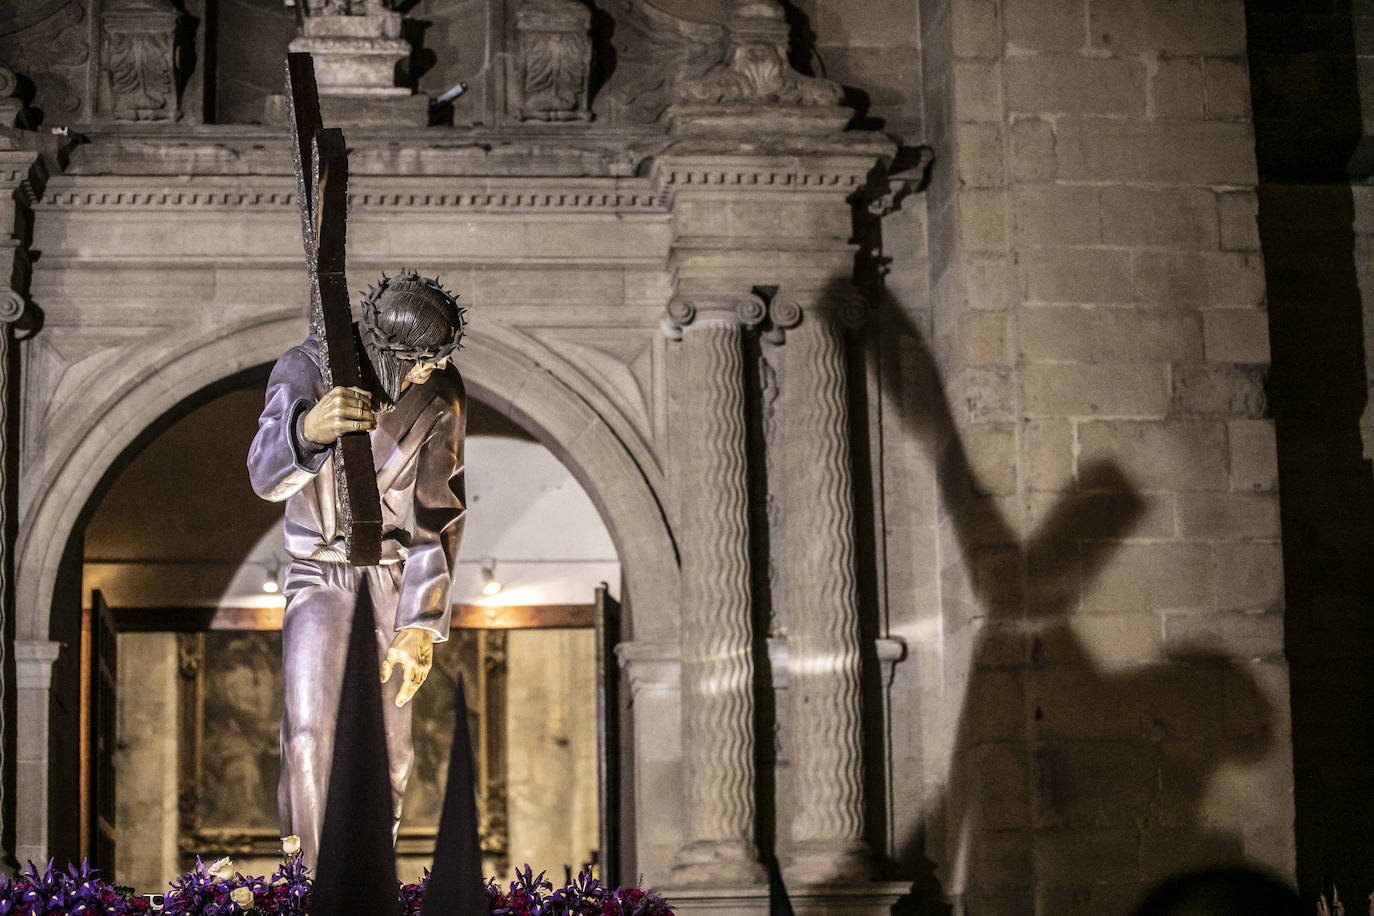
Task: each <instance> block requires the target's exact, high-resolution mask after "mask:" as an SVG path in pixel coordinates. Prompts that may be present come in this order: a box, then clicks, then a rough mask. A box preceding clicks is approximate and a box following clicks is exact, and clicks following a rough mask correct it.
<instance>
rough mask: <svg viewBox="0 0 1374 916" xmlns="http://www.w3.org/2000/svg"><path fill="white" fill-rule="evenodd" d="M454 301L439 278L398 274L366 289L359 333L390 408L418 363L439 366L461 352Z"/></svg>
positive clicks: (459, 315) (460, 323)
mask: <svg viewBox="0 0 1374 916" xmlns="http://www.w3.org/2000/svg"><path fill="white" fill-rule="evenodd" d="M457 300H458V297H457V296H456V295H455V294H454V293H452V292H450V291H448V290H446V289H444V288H443V287H442V286H441V285H439V281H438V279H434V280H431V279H429V278H428V277H422V276H420V275H419V274H417V273H415V272H414V271H409V270H402V271H401V272H400V273H399V274H397V275H396V276H394V277H388V276H386V275H385V274H383V275H382V281H381V283H380V284H378V285H377V286H376V287H373V288H372V289H369V290H368V294H367V296H366V298H364V299H363V309H362V321H360V322H359V332H360V336H361V338H362V343H363V350H364V351H365V352H366V353H367V358H368V362H369V363H371V366H372V370H373V372H374V373H375V374H376V378H377V382H378V386H379V387H380V388H381V392H380V393H381V394H382V395H383V396H384V397H385V398H386V399H388V400H389V401H390V402H391V403H393V404H394V403H395V402H396V401H397V399H399V398H400V396H401V383H402V382H403V381H404V380H405V377H406V373H408V372H410V370H411V367H413V366H414V365H415V364H416V363H417V362H420V361H421V360H423V361H425V362H437V361H438V360H441V359H444V358H445V357H448V356H451V355H452V354H453V353H454V352H455V351H457V350H459V349H461V348H462V339H463V331H464V329H465V328H466V326H467V322H466V321H465V320H464V317H463V316H464V313H465V312H466V311H467V310H466V309H464V308H463V307H462V306H460V305H459V304H458V301H457Z"/></svg>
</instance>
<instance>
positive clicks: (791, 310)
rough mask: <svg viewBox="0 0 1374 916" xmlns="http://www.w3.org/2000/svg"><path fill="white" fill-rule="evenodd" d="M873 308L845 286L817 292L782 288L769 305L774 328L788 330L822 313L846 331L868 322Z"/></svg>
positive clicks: (848, 286)
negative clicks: (809, 315) (812, 315)
mask: <svg viewBox="0 0 1374 916" xmlns="http://www.w3.org/2000/svg"><path fill="white" fill-rule="evenodd" d="M871 312H872V306H871V305H870V304H869V301H868V298H867V297H866V296H864V294H863V293H861V292H860V291H859V290H858V288H857V287H854V286H852V285H850V284H848V283H845V284H837V285H836V286H833V287H827V288H825V289H818V290H791V289H781V290H779V291H778V294H777V295H776V296H774V297H773V301H772V303H770V304H769V306H768V313H769V317H770V318H771V319H772V321H773V326H774V327H775V328H778V329H780V330H784V331H785V330H790V329H792V328H795V327H797V326H798V325H799V324H801V323H802V321H803V319H804V318H805V317H806V315H808V314H815V313H823V314H825V315H826V316H827V317H833V318H835V319H837V320H838V321H839V322H840V323H841V324H843V325H844V326H845V327H847V328H860V327H863V325H865V324H866V323H867V322H868V318H869V314H870V313H871Z"/></svg>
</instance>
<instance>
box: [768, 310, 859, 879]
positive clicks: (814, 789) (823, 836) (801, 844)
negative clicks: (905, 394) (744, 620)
mask: <svg viewBox="0 0 1374 916" xmlns="http://www.w3.org/2000/svg"><path fill="white" fill-rule="evenodd" d="M865 312H866V305H865V303H864V301H863V299H862V298H860V297H859V296H858V294H857V291H855V290H853V289H852V288H851V287H848V286H847V285H846V286H845V287H844V288H843V289H841V290H839V291H831V290H827V291H826V292H825V293H824V294H818V295H813V296H806V297H804V298H798V297H795V296H792V295H789V294H787V293H783V294H782V295H780V296H779V297H777V298H775V300H774V302H773V305H772V318H773V323H774V324H775V325H776V326H778V327H780V328H786V329H788V330H787V337H786V344H785V346H784V347H783V379H782V394H781V409H782V436H781V440H782V448H781V453H782V475H781V476H782V498H783V501H784V515H783V518H784V521H783V526H784V533H783V541H784V544H785V548H784V549H785V551H786V558H785V561H784V570H785V573H784V576H785V583H786V584H785V592H786V597H785V601H786V605H785V607H786V631H787V667H788V673H787V680H788V711H789V717H788V725H789V730H790V734H791V736H792V737H791V740H790V741H789V748H790V759H791V769H792V779H793V796H794V806H793V810H792V816H791V831H790V843H789V844H788V845H787V846H786V855H785V857H784V861H785V866H784V871H785V874H786V876H787V878H788V880H789V882H790V883H794V884H799V885H800V884H840V883H858V882H862V881H867V880H870V879H871V878H872V877H873V859H872V855H871V853H870V851H869V848H868V845H867V842H866V839H865V825H864V760H863V718H862V712H863V711H862V708H861V678H860V675H861V654H860V649H859V596H858V583H857V574H856V570H855V565H854V564H855V553H854V487H853V475H852V472H851V467H850V443H849V390H848V384H847V379H846V370H845V342H844V328H843V327H842V323H848V324H856V323H858V322H860V321H862V317H863V315H864V313H865Z"/></svg>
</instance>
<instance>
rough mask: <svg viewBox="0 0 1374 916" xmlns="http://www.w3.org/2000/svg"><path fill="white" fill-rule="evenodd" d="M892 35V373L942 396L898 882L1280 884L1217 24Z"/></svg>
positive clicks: (1226, 59) (1274, 532)
mask: <svg viewBox="0 0 1374 916" xmlns="http://www.w3.org/2000/svg"><path fill="white" fill-rule="evenodd" d="M921 10H922V17H921V18H922V23H921V26H922V31H923V55H924V59H923V68H924V73H925V77H926V79H925V100H926V106H927V107H926V114H925V124H926V129H927V138H928V142H930V143H931V144H932V146H933V147H934V148H935V151H936V157H937V159H936V175H935V176H934V178H933V181H932V184H931V187H930V190H929V192H928V195H927V201H926V203H927V217H928V221H929V227H930V228H929V242H928V246H929V248H928V254H929V267H930V274H929V276H930V283H929V288H928V289H929V292H928V297H929V302H930V304H931V307H932V314H933V318H932V322H931V326H930V328H929V330H928V331H927V330H926V329H923V328H920V327H919V326H918V325H916V324H915V323H914V322H913V326H912V327H911V328H910V329H909V330H910V337H909V340H908V342H907V352H908V354H909V355H908V357H907V358H908V360H909V361H910V363H911V364H912V366H913V372H912V390H913V391H916V390H918V389H917V387H916V386H919V385H920V384H922V381H923V378H924V373H925V372H928V371H935V372H938V373H939V374H940V375H941V376H942V377H943V387H944V389H945V391H946V392H947V395H946V398H945V399H941V398H939V397H936V398H935V399H934V400H933V402H932V403H933V406H930V407H928V408H927V410H928V413H929V414H930V422H929V424H928V428H927V429H925V430H924V436H925V439H926V442H927V448H928V451H929V453H930V454H932V455H933V456H934V457H933V460H934V461H935V463H936V464H937V466H938V468H939V471H940V473H939V489H940V492H941V497H942V499H941V506H940V515H939V519H938V525H937V529H936V530H937V533H938V538H937V543H936V544H935V545H934V547H933V550H932V549H928V550H927V555H929V553H931V552H933V553H934V554H935V556H936V557H938V563H939V568H940V594H941V607H942V614H941V619H940V621H939V624H940V628H941V629H940V632H939V637H938V638H939V641H940V645H941V649H942V655H943V658H942V659H941V660H940V664H941V665H942V666H943V670H944V671H945V676H944V677H943V678H941V679H940V680H939V681H938V682H931V681H928V683H932V689H931V690H928V691H927V694H926V699H927V700H928V701H934V702H936V703H938V704H939V706H940V708H941V709H942V710H943V712H942V713H941V714H936V715H934V716H932V715H931V714H930V713H928V712H926V711H925V708H924V707H923V717H924V718H925V719H926V721H927V723H928V724H927V728H926V732H925V738H926V742H927V746H926V747H925V749H924V754H923V756H924V759H925V761H926V762H927V766H928V768H929V770H930V771H933V772H937V773H938V772H941V771H942V769H943V766H944V763H945V759H946V758H945V754H946V753H948V752H950V751H952V760H953V769H952V771H951V773H952V775H951V778H950V781H949V783H948V784H947V785H944V786H940V787H939V789H940V794H939V795H937V797H936V798H934V799H931V800H930V802H929V803H930V804H931V806H932V808H935V809H937V810H939V811H940V816H941V817H942V818H943V825H941V824H940V823H939V822H938V821H937V822H936V823H935V824H933V825H932V828H933V829H932V831H931V834H930V835H931V837H932V839H933V840H934V841H933V842H929V843H928V844H927V846H926V853H927V854H928V855H929V856H930V857H931V858H932V859H933V860H934V863H935V865H936V866H937V875H938V876H939V878H940V883H941V884H942V885H943V886H944V888H945V890H946V891H949V892H959V891H965V892H966V893H967V898H968V905H969V906H970V908H971V910H975V911H988V912H1032V911H1034V912H1045V913H1056V914H1062V913H1071V912H1089V911H1099V910H1100V909H1101V908H1104V907H1106V908H1121V907H1125V906H1127V905H1129V903H1130V901H1131V900H1132V899H1133V898H1134V897H1135V896H1136V895H1138V893H1139V888H1140V886H1141V884H1142V883H1149V882H1152V881H1154V880H1157V879H1159V878H1162V877H1164V876H1165V875H1168V874H1171V873H1173V872H1175V871H1177V870H1179V869H1181V868H1185V867H1199V866H1201V865H1204V864H1209V863H1218V862H1236V861H1242V860H1245V861H1249V862H1251V863H1254V864H1260V865H1263V866H1267V867H1269V868H1271V869H1274V870H1275V871H1277V872H1278V873H1280V874H1285V875H1291V874H1292V869H1293V855H1294V851H1293V841H1292V835H1291V827H1290V824H1291V820H1292V808H1291V803H1290V802H1289V801H1288V799H1289V798H1290V797H1291V791H1292V775H1291V764H1290V761H1289V748H1288V726H1287V724H1286V722H1287V706H1288V687H1287V670H1286V665H1285V662H1284V657H1283V579H1282V572H1281V570H1282V562H1281V556H1280V547H1279V522H1278V494H1277V490H1276V470H1275V445H1274V430H1273V424H1272V422H1271V421H1269V420H1268V419H1266V400H1265V393H1264V387H1263V383H1264V372H1265V368H1266V366H1267V365H1268V362H1269V348H1268V327H1267V318H1266V313H1265V280H1264V273H1263V260H1262V258H1261V255H1260V251H1259V247H1260V245H1259V236H1258V233H1257V231H1256V221H1255V214H1256V195H1255V184H1256V167H1255V159H1254V152H1253V135H1252V131H1251V127H1250V107H1249V86H1248V79H1247V71H1246V60H1245V56H1244V55H1245V48H1246V45H1245V23H1244V10H1243V7H1242V5H1241V3H1240V2H1238V0H1214V2H1207V3H1197V4H1175V3H1166V2H1148V0H1088V2H1085V0H1072V2H1042V0H1004V2H997V0H952V2H942V0H928V2H924V3H922V4H921ZM916 314H919V313H916ZM926 392H927V393H928V392H929V389H928V388H927V389H926ZM965 664H967V665H968V666H969V667H968V674H967V677H965V676H964V675H963V674H962V671H963V666H964V665H965ZM934 683H938V685H939V686H938V687H935V686H934ZM932 693H933V694H934V696H932V695H931V694H932ZM953 710H958V712H957V713H954V712H952V711H953ZM927 782H928V783H930V782H931V780H930V779H927ZM941 826H942V827H943V829H939V828H940V827H941Z"/></svg>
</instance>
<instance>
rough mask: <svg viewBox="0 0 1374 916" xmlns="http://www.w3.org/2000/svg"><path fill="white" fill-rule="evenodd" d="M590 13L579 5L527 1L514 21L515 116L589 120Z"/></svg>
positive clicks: (566, 0)
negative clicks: (516, 40)
mask: <svg viewBox="0 0 1374 916" xmlns="http://www.w3.org/2000/svg"><path fill="white" fill-rule="evenodd" d="M590 26H591V11H590V10H589V9H587V7H586V6H584V5H582V4H581V3H578V2H577V0H526V2H525V4H524V5H523V6H521V7H520V11H519V12H518V13H516V16H515V30H516V34H517V35H518V36H519V38H518V48H517V67H518V68H519V79H518V80H517V82H516V86H517V87H518V92H519V103H518V104H517V106H516V116H517V117H519V118H520V119H521V120H534V121H588V120H591V117H592V113H591V108H590V98H589V96H590V81H591V70H592V40H591V37H590V36H589V35H588V29H589V27H590Z"/></svg>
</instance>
